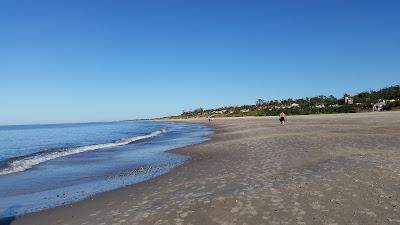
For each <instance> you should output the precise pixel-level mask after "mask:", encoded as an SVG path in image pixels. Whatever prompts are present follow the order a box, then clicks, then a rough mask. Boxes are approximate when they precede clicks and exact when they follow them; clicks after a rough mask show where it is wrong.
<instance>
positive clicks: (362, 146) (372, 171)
mask: <svg viewBox="0 0 400 225" xmlns="http://www.w3.org/2000/svg"><path fill="white" fill-rule="evenodd" d="M183 122H195V123H207V124H208V122H207V121H206V119H197V120H196V119H194V120H184V121H183ZM210 126H212V127H213V128H214V129H215V134H214V135H213V136H212V137H211V140H210V141H207V142H205V143H202V144H198V145H194V146H189V147H185V148H181V149H177V150H174V151H175V152H177V153H180V154H187V155H190V156H191V157H192V159H191V160H189V161H187V163H186V164H185V165H183V166H180V167H178V168H176V169H175V170H174V171H172V172H171V173H168V174H166V175H163V176H161V177H158V178H156V179H153V180H149V181H146V182H143V183H140V184H137V185H132V186H128V187H125V188H121V189H117V190H114V191H110V192H106V193H102V194H98V195H95V196H93V197H92V198H90V199H87V200H84V201H81V202H78V203H75V204H72V205H66V206H60V207H56V208H54V209H49V210H46V211H43V212H39V213H34V214H31V215H26V216H23V217H20V218H14V219H11V220H10V221H8V222H7V224H21V225H22V224H24V225H25V224H32V225H39V224H40V225H55V224H58V225H61V224H64V225H67V224H69V225H88V224H98V225H111V224H112V225H123V224H132V225H133V224H159V225H161V224H226V225H228V224H332V225H333V224H360V225H364V224H400V195H399V194H400V192H399V190H400V112H387V113H359V114H336V115H312V116H292V117H291V116H289V117H288V121H287V125H286V126H283V127H282V126H280V125H279V121H278V119H277V118H276V117H247V118H217V119H215V120H214V121H213V122H212V124H211V125H210Z"/></svg>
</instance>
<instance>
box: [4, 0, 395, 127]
mask: <svg viewBox="0 0 400 225" xmlns="http://www.w3.org/2000/svg"><path fill="white" fill-rule="evenodd" d="M399 12H400V1H395V0H394V1H378V0H377V1H365V0H362V1H361V0H360V1H350V0H338V1H319V0H318V1H298V0H293V1H289V0H282V1H278V0H276V1H275V0H274V1H266V0H264V1H250V0H249V1H247V0H246V1H244V0H242V1H235V0H226V1H222V0H221V1H219V0H212V1H207V0H198V1H195V0H193V1H192V0H190V1H187V0H182V1H174V0H160V1H123V0H118V1H112V0H110V1H100V0H93V1H85V0H65V1H62V0H60V1H53V0H48V1H41V0H30V1H23V0H2V1H0V124H26V123H56V122H80V121H105V120H120V119H133V118H149V117H158V116H166V115H171V114H179V113H181V111H182V110H190V109H194V108H197V107H204V108H209V107H218V106H225V105H240V104H250V103H255V101H256V100H257V99H258V98H264V99H267V100H268V99H282V98H287V97H293V98H296V97H306V96H313V95H320V94H325V95H329V94H333V95H336V96H341V95H343V94H344V93H345V92H348V93H350V94H353V93H356V92H359V91H364V90H370V89H379V88H381V87H384V86H389V85H394V84H399V83H400V13H399Z"/></svg>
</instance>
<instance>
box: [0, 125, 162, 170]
mask: <svg viewBox="0 0 400 225" xmlns="http://www.w3.org/2000/svg"><path fill="white" fill-rule="evenodd" d="M164 132H166V130H165V129H162V130H159V131H154V132H152V133H150V134H146V135H142V136H135V137H130V138H124V139H121V140H118V141H116V142H112V143H105V144H94V145H87V146H82V147H76V148H67V149H63V150H58V151H54V152H46V153H43V154H39V155H34V156H29V157H26V158H22V159H18V160H15V161H12V162H10V163H8V167H6V168H4V169H1V170H0V176H1V175H7V174H11V173H16V172H22V171H25V170H27V169H30V168H32V167H33V166H35V165H38V164H40V163H43V162H46V161H49V160H52V159H56V158H60V157H64V156H69V155H74V154H79V153H83V152H88V151H94V150H98V149H105V148H112V147H117V146H122V145H127V144H130V143H133V142H136V141H139V140H143V139H147V138H151V137H155V136H158V135H160V134H162V133H164Z"/></svg>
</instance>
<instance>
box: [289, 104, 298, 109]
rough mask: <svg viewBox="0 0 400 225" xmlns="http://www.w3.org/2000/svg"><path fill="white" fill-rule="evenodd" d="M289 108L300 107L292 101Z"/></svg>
mask: <svg viewBox="0 0 400 225" xmlns="http://www.w3.org/2000/svg"><path fill="white" fill-rule="evenodd" d="M290 108H300V105H299V104H297V103H293V104H291V105H290Z"/></svg>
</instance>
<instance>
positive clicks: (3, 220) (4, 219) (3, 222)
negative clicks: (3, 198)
mask: <svg viewBox="0 0 400 225" xmlns="http://www.w3.org/2000/svg"><path fill="white" fill-rule="evenodd" d="M19 208H20V206H19V205H14V206H11V207H9V208H8V209H6V210H4V211H3V212H1V213H0V225H10V224H11V223H12V222H13V221H14V220H15V218H16V217H15V216H9V215H16V214H17V210H18V209H19Z"/></svg>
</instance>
